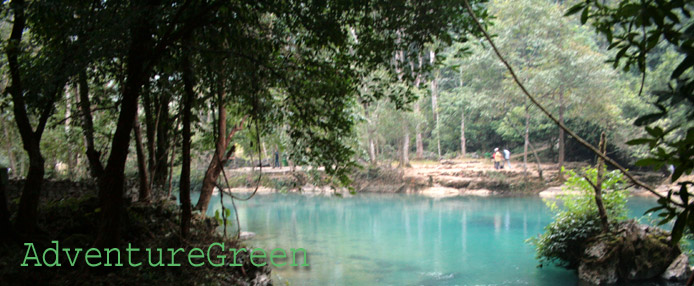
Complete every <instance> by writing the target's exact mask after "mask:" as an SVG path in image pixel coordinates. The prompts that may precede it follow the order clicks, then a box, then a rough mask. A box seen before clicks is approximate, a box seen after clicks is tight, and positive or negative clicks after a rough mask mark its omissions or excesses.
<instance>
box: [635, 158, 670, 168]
mask: <svg viewBox="0 0 694 286" xmlns="http://www.w3.org/2000/svg"><path fill="white" fill-rule="evenodd" d="M662 164H663V163H662V162H661V161H660V160H658V159H655V158H645V159H641V160H638V161H636V163H634V165H636V166H640V167H648V166H656V165H662Z"/></svg>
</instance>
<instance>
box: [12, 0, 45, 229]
mask: <svg viewBox="0 0 694 286" xmlns="http://www.w3.org/2000/svg"><path fill="white" fill-rule="evenodd" d="M25 5H26V4H25V3H24V1H22V0H15V1H12V2H11V3H10V6H11V8H12V10H13V11H14V23H13V25H12V32H11V34H10V39H9V41H8V44H7V48H6V49H5V52H6V55H7V62H8V66H9V72H10V84H11V85H10V86H9V87H8V91H9V93H10V95H11V97H12V104H13V112H14V118H15V122H16V123H17V129H18V130H19V134H20V135H21V139H22V144H23V145H24V150H26V151H27V154H28V155H29V171H28V174H27V177H26V182H25V184H24V190H23V191H22V195H21V198H20V201H19V209H18V211H17V221H16V226H17V230H18V231H20V232H24V233H32V232H34V231H35V230H36V220H37V208H38V204H39V196H40V194H41V186H42V184H43V175H44V165H43V164H44V159H43V156H42V155H41V147H40V142H41V136H42V134H43V130H44V128H45V126H46V121H48V117H49V116H50V113H51V110H52V108H53V101H54V99H55V97H56V96H55V94H53V96H52V97H51V98H52V99H53V100H51V99H49V100H48V102H46V105H45V106H44V107H43V110H42V112H41V117H40V119H39V124H38V126H37V127H36V131H34V130H33V128H32V127H31V123H30V121H29V116H28V114H27V111H26V107H25V102H24V89H23V86H22V79H21V75H20V74H21V73H20V65H19V60H18V58H19V54H20V48H19V45H20V43H21V41H22V34H23V32H24V27H25V16H24V6H25ZM57 92H58V88H57V87H56V88H55V93H57Z"/></svg>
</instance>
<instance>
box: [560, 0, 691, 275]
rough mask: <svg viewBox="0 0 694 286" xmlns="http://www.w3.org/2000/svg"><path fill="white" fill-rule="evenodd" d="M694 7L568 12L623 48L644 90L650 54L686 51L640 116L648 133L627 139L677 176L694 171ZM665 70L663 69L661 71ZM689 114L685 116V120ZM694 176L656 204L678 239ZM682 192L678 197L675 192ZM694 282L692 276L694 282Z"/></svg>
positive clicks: (640, 5)
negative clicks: (664, 49)
mask: <svg viewBox="0 0 694 286" xmlns="http://www.w3.org/2000/svg"><path fill="white" fill-rule="evenodd" d="M692 9H694V7H693V6H692V5H691V3H689V2H687V1H669V2H663V1H632V0H623V1H616V2H614V3H607V4H605V3H601V2H599V1H585V2H582V3H578V4H576V5H574V6H572V7H571V8H569V9H568V10H567V12H566V15H572V14H576V13H578V12H581V14H580V15H581V16H580V19H581V23H583V24H585V23H589V22H590V24H591V26H593V28H594V30H595V32H597V33H598V34H601V35H603V36H604V37H605V39H606V41H607V43H608V44H609V48H613V49H616V50H618V52H617V53H616V54H614V56H613V57H612V58H611V59H610V60H611V62H612V63H613V65H614V67H615V68H617V67H621V68H622V69H623V70H624V71H629V70H631V69H637V70H638V72H639V73H640V74H641V75H642V88H641V89H642V90H643V86H644V85H645V78H646V71H647V68H648V67H647V65H648V62H647V57H648V56H649V55H650V54H652V53H654V52H655V51H657V47H658V46H659V44H660V45H664V46H665V47H668V48H672V49H673V50H676V51H677V52H678V53H679V54H680V55H681V57H679V59H678V60H677V61H679V63H677V64H676V65H674V68H672V67H673V66H670V68H669V69H670V70H671V73H670V75H669V78H667V79H664V78H659V79H658V80H661V81H662V82H667V87H666V88H665V89H656V90H653V91H652V93H653V95H655V96H656V101H655V102H654V105H655V106H656V107H657V108H658V111H657V112H655V113H651V114H646V115H643V116H641V117H640V118H638V119H637V120H636V121H634V124H635V125H636V126H643V127H644V129H645V131H646V132H647V136H646V137H643V138H639V139H634V140H631V141H629V142H627V144H630V145H646V146H648V148H649V149H650V150H651V153H650V154H649V156H648V157H647V158H644V159H642V160H640V161H638V162H637V164H638V165H641V166H652V167H654V168H659V167H663V166H664V165H667V164H670V165H672V166H673V167H674V171H673V173H672V176H671V180H672V182H673V183H674V182H676V181H677V180H678V179H679V178H680V177H681V176H682V174H691V172H692V169H694V160H693V158H692V155H693V154H694V151H693V150H694V127H693V126H692V123H691V122H692V121H693V120H692V119H694V109H692V105H694V71H693V70H692V67H693V66H694V41H692V29H694V25H693V21H694V18H692ZM659 75H660V76H663V74H662V73H660V74H659ZM675 114H676V116H677V117H678V118H680V119H679V120H675V121H674V122H673V124H666V122H667V121H666V122H663V120H664V119H668V118H669V117H671V116H675ZM682 119H685V122H682V121H681V120H682ZM692 185H694V182H691V181H683V182H680V183H679V186H680V189H679V190H677V191H675V190H670V191H669V192H668V195H667V196H662V195H660V198H659V200H658V203H659V206H658V207H656V208H654V209H652V210H650V211H658V210H662V211H664V213H665V216H664V219H663V220H662V222H661V223H666V222H668V221H671V220H673V219H675V224H674V225H673V229H672V240H673V241H675V242H677V241H679V240H680V238H681V237H682V234H683V232H684V230H685V228H688V229H689V230H690V231H691V230H694V218H693V217H692V215H691V213H694V206H692V204H690V201H691V199H690V198H691V196H690V195H691V193H690V192H689V187H690V186H692ZM673 194H674V195H676V196H677V197H679V201H676V200H673V199H672V195H673ZM693 282H694V276H692V277H690V279H689V281H688V283H687V284H688V285H691V284H692V283H693Z"/></svg>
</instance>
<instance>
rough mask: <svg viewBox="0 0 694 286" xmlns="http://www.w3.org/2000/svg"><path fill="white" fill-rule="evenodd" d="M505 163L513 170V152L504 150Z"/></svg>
mask: <svg viewBox="0 0 694 286" xmlns="http://www.w3.org/2000/svg"><path fill="white" fill-rule="evenodd" d="M504 161H506V164H505V165H506V166H508V168H509V169H511V151H509V150H508V149H506V148H504Z"/></svg>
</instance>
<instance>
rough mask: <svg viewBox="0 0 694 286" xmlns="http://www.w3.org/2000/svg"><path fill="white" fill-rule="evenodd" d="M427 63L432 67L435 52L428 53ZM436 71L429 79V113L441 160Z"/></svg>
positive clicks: (437, 75)
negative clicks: (432, 119) (432, 121)
mask: <svg viewBox="0 0 694 286" xmlns="http://www.w3.org/2000/svg"><path fill="white" fill-rule="evenodd" d="M429 62H430V63H431V65H432V66H434V64H435V63H436V52H434V50H430V51H429ZM438 77H439V73H438V71H434V76H433V77H432V78H431V111H432V113H433V115H434V123H435V124H436V126H435V127H434V131H435V132H436V147H437V150H438V155H439V157H438V159H439V160H441V136H439V105H438V93H439V91H438V85H439V83H438Z"/></svg>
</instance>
